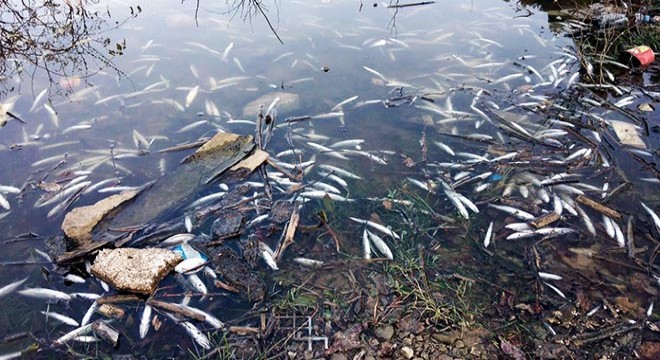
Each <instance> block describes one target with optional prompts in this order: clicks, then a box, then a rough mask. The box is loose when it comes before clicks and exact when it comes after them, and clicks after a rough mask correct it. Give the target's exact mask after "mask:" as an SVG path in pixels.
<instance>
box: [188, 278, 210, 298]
mask: <svg viewBox="0 0 660 360" xmlns="http://www.w3.org/2000/svg"><path fill="white" fill-rule="evenodd" d="M188 281H189V282H190V284H191V285H192V286H193V288H194V289H195V290H197V291H199V292H200V293H202V294H204V295H206V294H208V289H207V288H206V285H204V282H203V281H202V279H200V278H199V276H197V275H196V274H192V275H188Z"/></svg>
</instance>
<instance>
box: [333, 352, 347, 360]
mask: <svg viewBox="0 0 660 360" xmlns="http://www.w3.org/2000/svg"><path fill="white" fill-rule="evenodd" d="M330 360H348V358H347V357H346V355H344V354H340V353H334V354H332V356H330Z"/></svg>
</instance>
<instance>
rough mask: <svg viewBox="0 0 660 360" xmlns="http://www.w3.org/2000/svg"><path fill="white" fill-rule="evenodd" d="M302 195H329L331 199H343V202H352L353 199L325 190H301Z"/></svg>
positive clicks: (311, 196) (322, 196)
mask: <svg viewBox="0 0 660 360" xmlns="http://www.w3.org/2000/svg"><path fill="white" fill-rule="evenodd" d="M300 196H302V197H306V198H309V199H323V198H325V197H326V196H327V197H328V198H330V200H334V201H342V202H344V201H346V202H352V201H353V199H349V198H348V197H344V196H341V195H338V194H335V193H332V192H330V193H329V192H327V191H323V190H312V191H305V192H301V193H300Z"/></svg>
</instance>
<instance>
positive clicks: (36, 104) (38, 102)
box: [30, 88, 48, 113]
mask: <svg viewBox="0 0 660 360" xmlns="http://www.w3.org/2000/svg"><path fill="white" fill-rule="evenodd" d="M47 93H48V88H45V89H43V90H41V92H40V93H39V95H37V96H36V97H35V98H34V101H33V102H32V107H30V113H33V112H34V111H35V110H36V109H37V108H38V107H39V106H40V105H41V102H42V100H43V99H44V97H46V94H47Z"/></svg>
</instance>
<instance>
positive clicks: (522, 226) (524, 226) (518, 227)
mask: <svg viewBox="0 0 660 360" xmlns="http://www.w3.org/2000/svg"><path fill="white" fill-rule="evenodd" d="M504 227H505V228H506V229H509V230H513V231H518V232H519V231H532V227H531V226H529V224H528V223H511V224H507V225H506V226H504Z"/></svg>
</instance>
